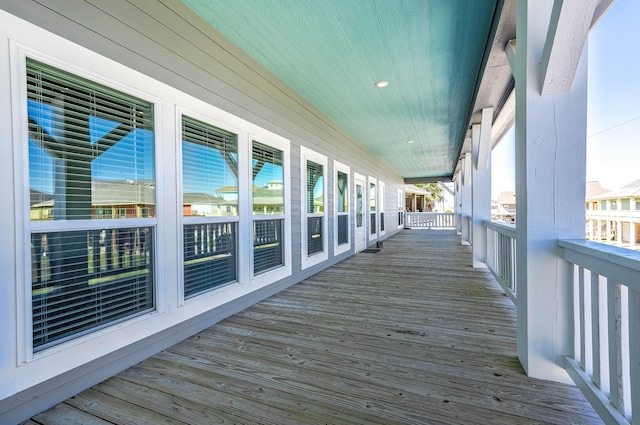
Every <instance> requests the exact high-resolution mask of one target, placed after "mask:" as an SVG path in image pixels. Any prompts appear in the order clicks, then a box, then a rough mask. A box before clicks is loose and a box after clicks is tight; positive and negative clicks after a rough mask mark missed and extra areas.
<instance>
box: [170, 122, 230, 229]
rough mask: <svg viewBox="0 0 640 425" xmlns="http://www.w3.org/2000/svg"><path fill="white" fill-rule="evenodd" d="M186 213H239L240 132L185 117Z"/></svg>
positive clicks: (211, 214) (198, 214)
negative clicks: (238, 134) (234, 132)
mask: <svg viewBox="0 0 640 425" xmlns="http://www.w3.org/2000/svg"><path fill="white" fill-rule="evenodd" d="M182 189H183V195H182V196H183V199H182V203H183V207H184V208H183V214H184V215H185V216H235V215H238V136H237V135H236V134H233V133H231V132H229V131H226V130H223V129H220V128H217V127H214V126H212V125H209V124H205V123H203V122H200V121H197V120H195V119H193V118H189V117H187V116H183V117H182Z"/></svg>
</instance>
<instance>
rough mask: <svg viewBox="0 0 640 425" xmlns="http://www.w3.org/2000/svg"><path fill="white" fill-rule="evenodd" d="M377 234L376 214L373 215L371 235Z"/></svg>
mask: <svg viewBox="0 0 640 425" xmlns="http://www.w3.org/2000/svg"><path fill="white" fill-rule="evenodd" d="M375 233H376V213H374V212H373V213H371V234H372V235H373V234H375Z"/></svg>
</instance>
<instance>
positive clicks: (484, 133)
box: [472, 108, 493, 171]
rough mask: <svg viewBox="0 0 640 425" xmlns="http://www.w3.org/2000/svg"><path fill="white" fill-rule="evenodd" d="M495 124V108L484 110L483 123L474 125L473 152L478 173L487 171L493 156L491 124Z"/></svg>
mask: <svg viewBox="0 0 640 425" xmlns="http://www.w3.org/2000/svg"><path fill="white" fill-rule="evenodd" d="M492 122H493V108H484V109H483V110H482V121H481V122H480V124H474V125H473V127H472V129H473V135H472V139H473V142H472V143H473V152H474V155H473V156H474V158H475V164H474V166H475V168H476V170H478V171H485V170H486V169H487V165H488V164H489V158H490V156H491V145H492V143H491V124H492Z"/></svg>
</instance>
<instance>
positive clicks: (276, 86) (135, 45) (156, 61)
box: [0, 0, 403, 412]
mask: <svg viewBox="0 0 640 425" xmlns="http://www.w3.org/2000/svg"><path fill="white" fill-rule="evenodd" d="M0 9H2V10H5V11H7V12H9V13H11V14H14V15H16V16H18V17H19V18H22V19H24V20H26V21H28V22H31V23H33V24H35V25H37V26H40V27H42V28H44V29H46V30H48V31H51V32H53V33H54V34H57V35H59V36H61V37H63V38H66V39H68V40H70V41H72V42H74V43H77V44H79V45H81V46H83V47H85V48H88V49H90V50H92V51H95V52H97V53H99V54H102V55H104V56H105V57H108V58H110V59H112V60H115V61H116V62H119V63H121V64H124V65H126V66H128V67H130V68H132V69H135V70H136V71H138V72H141V73H143V74H145V75H147V76H149V77H152V78H155V79H157V80H159V81H161V82H163V83H165V84H168V85H171V86H173V87H176V88H177V89H179V90H181V91H183V92H185V93H187V94H190V95H192V96H194V97H196V98H198V99H200V100H202V101H204V102H206V103H208V104H211V105H213V106H216V107H218V108H220V109H222V110H224V111H227V112H229V113H231V114H234V115H236V116H238V117H240V118H243V119H245V120H247V121H249V122H251V123H252V124H255V125H257V126H260V127H262V128H264V129H266V130H269V131H272V132H273V133H276V134H278V135H280V136H282V137H285V138H287V139H289V140H290V141H291V151H290V159H289V171H290V183H291V188H292V191H291V214H290V219H291V232H292V233H291V243H292V257H291V259H292V266H293V269H292V270H293V276H292V277H291V278H287V279H285V280H283V281H280V282H278V283H276V284H274V285H273V286H272V287H269V288H264V290H260V291H258V293H257V294H256V295H255V298H256V299H258V298H260V297H264V296H268V295H269V294H270V293H272V292H274V291H276V290H277V289H278V288H280V289H282V288H284V287H286V286H288V285H290V284H291V283H295V282H297V281H299V280H301V279H303V278H305V277H307V276H310V275H312V274H313V273H315V272H317V271H319V270H320V269H322V268H324V267H327V266H328V265H330V264H332V263H335V262H336V261H337V260H340V259H343V258H344V257H345V256H348V255H349V254H348V253H345V254H343V255H341V256H338V257H333V256H332V255H331V254H332V253H333V231H332V228H330V229H327V230H328V231H327V237H328V247H329V254H330V255H329V260H328V261H326V262H324V263H322V264H320V265H318V266H315V267H311V268H309V269H306V270H304V271H303V272H301V271H300V263H301V259H300V256H301V235H300V230H301V227H300V226H301V225H300V218H301V211H300V208H301V206H300V199H301V195H300V187H301V176H300V156H299V155H300V150H299V146H300V145H303V146H305V147H308V148H310V149H313V150H314V151H317V152H319V153H321V154H323V155H326V156H327V157H328V160H329V167H328V170H327V176H328V193H327V194H326V195H327V196H326V211H327V212H328V213H331V212H332V211H333V202H334V201H333V194H334V190H333V185H334V182H333V160H334V159H339V160H340V161H341V162H343V163H344V164H346V165H348V166H349V167H350V168H351V178H352V177H353V172H357V173H359V174H362V175H372V176H375V177H376V178H378V179H380V180H382V181H384V182H385V183H386V196H385V204H386V208H387V209H386V214H385V215H386V221H387V222H386V226H385V227H386V232H387V233H386V236H390V235H392V234H393V233H394V232H395V231H396V230H397V227H396V226H394V225H392V223H393V221H391V218H392V217H393V214H392V212H394V211H395V208H396V207H395V193H396V189H397V188H399V187H402V184H403V182H402V179H401V177H400V176H398V175H397V174H396V173H394V172H393V171H391V170H390V169H388V168H387V167H386V166H385V165H384V164H383V163H382V162H380V161H379V160H377V159H376V158H375V157H374V156H373V155H372V154H371V153H370V152H369V151H368V150H367V149H365V148H364V147H363V146H361V145H359V144H358V143H357V142H355V141H354V140H353V139H352V138H351V137H350V136H349V135H348V134H346V133H344V132H343V131H342V130H340V129H339V128H337V127H336V125H335V124H334V123H332V122H331V121H330V120H329V119H328V118H326V117H325V116H323V115H322V114H321V113H320V112H319V111H317V110H316V109H315V108H314V107H313V106H311V105H310V104H309V103H308V102H307V101H305V100H304V99H302V98H301V97H300V96H298V95H297V94H296V93H294V92H293V91H292V90H291V89H290V88H289V87H287V86H285V85H284V84H282V83H281V82H280V81H279V80H278V79H277V78H275V77H274V76H273V75H271V74H270V73H269V72H268V71H266V70H265V69H263V68H261V67H260V66H259V65H258V64H257V63H256V62H255V61H254V60H253V59H251V58H250V57H248V56H247V55H246V54H244V53H243V52H242V51H240V50H239V49H238V48H237V47H235V46H234V45H232V44H231V43H230V42H229V41H228V40H226V39H224V38H223V37H222V36H221V35H220V34H218V33H217V32H216V31H215V30H214V29H212V28H210V27H209V26H208V25H207V24H206V23H204V22H203V21H201V20H200V19H199V18H198V17H197V16H196V15H195V14H194V13H193V12H191V10H190V9H188V8H187V7H186V6H185V5H184V4H182V3H181V2H179V1H164V0H160V1H125V0H110V1H100V0H88V1H84V0H51V1H43V0H41V1H37V0H21V1H13V0H0ZM35 47H37V46H35ZM47 53H48V54H52V55H54V56H55V52H47ZM107 77H108V76H107ZM163 137H167V138H170V137H173V135H169V134H164V135H163ZM165 171H167V170H165ZM167 174H168V175H166V176H163V178H162V182H164V184H166V185H168V186H173V185H175V176H174V175H173V170H170V171H167ZM159 181H160V180H159ZM352 187H353V186H352V182H351V181H350V188H352ZM173 190H174V188H173V187H172V188H171V190H170V192H172V191H173ZM12 207H13V208H12ZM2 208H3V212H4V210H5V209H8V210H13V209H14V208H15V205H14V203H13V200H12V199H9V200H8V201H7V203H6V204H5V205H4V206H3V207H2ZM4 216H5V217H9V216H10V215H9V214H6V215H4ZM332 222H333V217H332V215H331V214H330V216H329V223H332ZM353 224H354V223H353V219H351V242H352V244H353V243H354V240H353ZM18 234H19V233H18ZM11 242H13V239H12V241H11ZM12 245H13V246H15V243H13V244H12ZM11 274H12V275H13V274H14V272H11ZM3 276H4V275H3ZM9 278H10V279H7V281H15V279H16V277H15V276H13V277H12V276H9ZM167 284H174V282H167ZM11 293H13V292H11ZM248 302H249V300H248V299H242V300H237V302H234V303H230V305H229V306H225V308H222V309H220V311H216V312H211V313H210V314H208V315H207V317H206V318H205V317H203V318H201V320H200V321H198V320H195V319H194V320H192V321H190V322H189V323H184V324H183V325H181V326H178V327H177V328H179V329H174V330H169V329H166V330H164V331H162V332H161V333H160V334H158V337H157V338H156V340H155V341H144V342H141V343H140V347H138V346H135V347H130V348H129V349H128V352H127V353H124V352H119V353H114V355H113V356H111V357H110V358H108V359H106V358H105V359H98V360H97V361H96V362H94V364H87V365H85V366H83V368H82V370H74V371H71V372H69V373H66V374H64V375H63V376H59V377H58V379H57V380H56V381H59V382H49V383H48V384H45V383H43V384H41V385H40V388H37V389H32V390H28V391H25V392H23V393H20V394H18V395H16V396H14V397H10V398H9V399H5V400H0V412H4V411H6V409H11V408H12V407H11V406H18V405H20V404H22V403H26V404H25V405H24V406H23V407H21V409H28V406H29V405H31V406H33V405H32V404H30V403H31V401H30V399H31V398H32V394H39V401H37V402H36V403H40V405H43V404H44V403H50V401H44V400H51V397H53V398H55V397H61V396H63V395H64V392H65V391H69V389H68V388H79V386H83V385H87V384H88V383H89V382H88V381H89V380H90V379H91V377H93V378H96V377H97V376H98V375H100V373H104V371H106V370H112V371H117V370H118V369H120V368H122V367H125V366H126V365H127V364H130V363H131V362H133V361H136V359H137V360H139V359H140V356H142V354H143V353H149V352H150V350H155V351H157V350H159V349H161V348H162V347H163V346H166V345H167V344H168V343H169V342H170V341H173V342H175V339H176V338H177V337H178V336H181V337H182V338H184V337H187V336H188V335H189V334H191V333H193V332H194V331H196V330H197V329H199V328H200V327H201V326H202V325H201V324H202V323H204V322H206V321H211V320H214V318H215V320H220V318H222V317H225V316H226V315H228V314H232V313H233V312H234V311H235V310H237V309H239V308H242V306H246V305H247V303H248ZM254 302H255V301H254ZM13 317H15V315H14V316H13ZM161 334H162V335H161ZM14 344H15V341H13V340H12V341H11V343H10V344H9V345H11V346H14ZM8 350H9V351H11V352H15V351H16V350H17V349H16V348H11V347H9V348H8ZM12 363H13V364H15V362H12ZM103 363H104V364H103ZM107 364H108V365H109V366H108V367H107ZM100 369H102V371H103V372H99V370H100ZM103 378H104V376H102V377H101V378H100V379H103ZM81 381H83V382H81ZM60 385H62V386H60ZM74 385H75V386H74ZM65 388H67V389H66V390H65ZM56 393H58V394H60V395H58V394H56ZM14 408H15V407H14Z"/></svg>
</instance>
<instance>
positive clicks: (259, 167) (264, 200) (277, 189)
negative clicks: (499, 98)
mask: <svg viewBox="0 0 640 425" xmlns="http://www.w3.org/2000/svg"><path fill="white" fill-rule="evenodd" d="M251 159H252V169H253V214H257V215H266V214H284V153H283V152H282V151H280V150H278V149H275V148H272V147H270V146H267V145H263V144H262V143H258V142H256V141H253V147H252V158H251ZM254 270H255V269H254Z"/></svg>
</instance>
